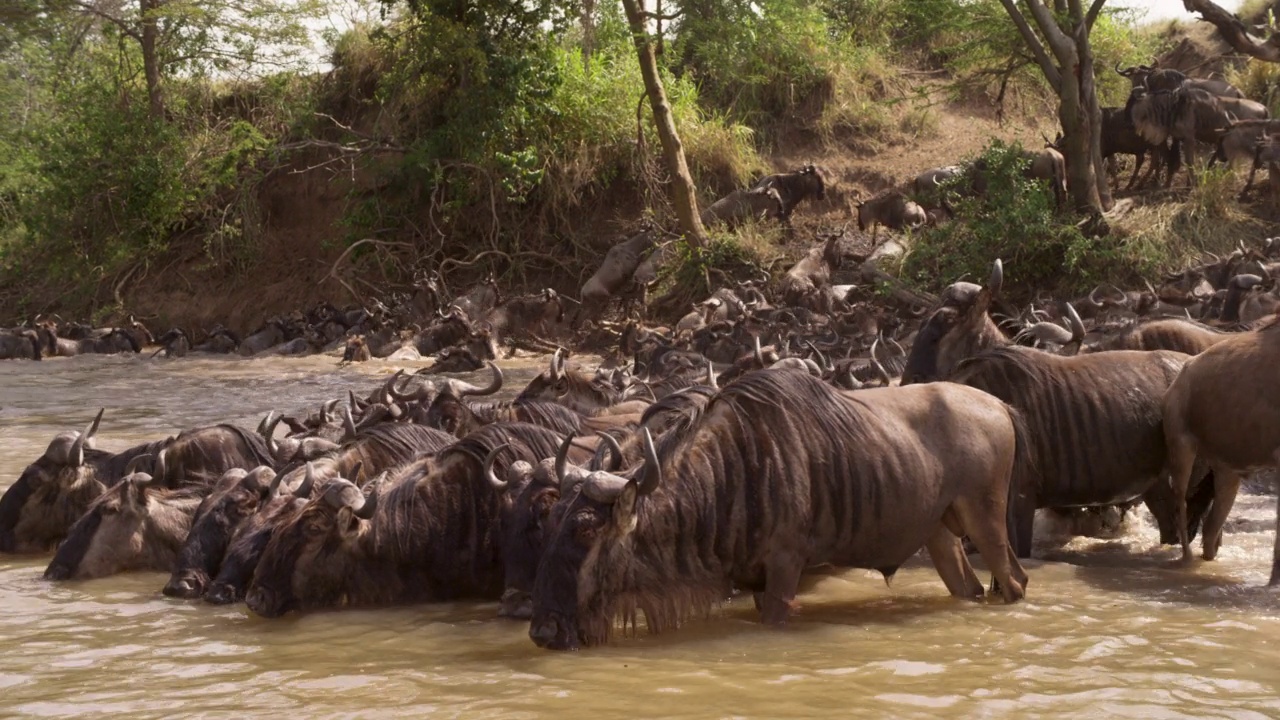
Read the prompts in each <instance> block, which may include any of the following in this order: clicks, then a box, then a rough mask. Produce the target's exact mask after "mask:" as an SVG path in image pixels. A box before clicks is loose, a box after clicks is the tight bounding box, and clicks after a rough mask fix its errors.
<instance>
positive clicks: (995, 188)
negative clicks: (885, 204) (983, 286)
mask: <svg viewBox="0 0 1280 720" xmlns="http://www.w3.org/2000/svg"><path fill="white" fill-rule="evenodd" d="M1021 153H1022V148H1021V146H1019V145H1017V144H1014V145H1005V144H1004V143H1002V142H1000V141H994V142H993V143H992V144H991V145H989V146H988V147H987V148H986V150H985V151H984V152H983V153H982V155H981V156H980V157H979V158H978V160H977V163H978V164H979V165H980V166H982V165H985V167H986V173H985V175H984V177H985V178H986V182H987V187H986V192H985V193H983V194H981V195H971V194H962V193H960V192H959V191H960V190H961V189H962V188H964V187H967V186H968V183H969V182H970V180H969V178H968V177H960V178H956V179H954V180H953V181H951V182H950V183H948V184H947V185H944V188H943V190H944V192H948V193H949V194H950V196H951V197H952V201H951V204H952V205H953V206H954V208H955V211H956V216H957V219H956V220H955V221H954V222H950V223H947V224H944V225H942V226H940V227H936V228H930V229H927V230H925V231H923V232H921V233H919V234H918V235H916V237H915V238H914V243H913V245H912V247H911V250H910V253H909V254H908V256H907V258H906V260H905V262H904V263H903V269H902V274H903V277H904V278H905V279H908V280H910V281H912V282H914V283H916V284H918V285H919V286H921V287H925V288H937V287H942V286H945V285H948V284H950V283H952V282H955V281H957V280H960V279H966V278H967V279H969V280H974V279H979V281H980V279H981V278H985V277H986V276H987V273H988V272H989V271H990V267H991V262H992V261H993V260H995V259H996V258H1000V259H1002V260H1003V261H1004V264H1005V277H1006V278H1008V282H1007V283H1006V285H1007V286H1008V287H1009V288H1010V292H1009V294H1010V295H1012V296H1014V297H1018V296H1022V297H1030V296H1031V295H1033V294H1035V292H1036V291H1046V292H1074V291H1078V290H1080V289H1083V288H1088V287H1092V286H1094V285H1096V284H1097V283H1099V282H1102V281H1103V280H1114V279H1117V278H1118V276H1123V275H1129V274H1133V273H1135V272H1137V270H1138V268H1136V267H1135V264H1134V261H1133V259H1132V258H1130V257H1129V255H1128V254H1127V253H1126V251H1125V250H1124V248H1123V246H1121V245H1120V244H1119V243H1117V242H1116V241H1115V240H1112V239H1109V238H1091V237H1086V236H1084V235H1083V234H1082V233H1081V232H1080V230H1079V229H1078V228H1077V227H1076V226H1075V225H1074V224H1069V223H1064V222H1062V219H1061V218H1059V217H1058V216H1057V214H1056V212H1055V208H1054V197H1053V193H1052V192H1051V190H1050V188H1049V187H1048V185H1047V183H1045V182H1043V181H1033V180H1030V179H1028V178H1026V177H1025V176H1024V175H1023V168H1024V167H1025V166H1026V161H1025V160H1024V159H1023V156H1022V154H1021Z"/></svg>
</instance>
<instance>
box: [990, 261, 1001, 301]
mask: <svg viewBox="0 0 1280 720" xmlns="http://www.w3.org/2000/svg"><path fill="white" fill-rule="evenodd" d="M1002 285H1004V263H1003V262H1002V261H1001V260H1000V258H996V261H995V262H993V263H991V278H990V279H989V280H987V290H988V291H990V292H991V297H997V296H999V295H1000V286H1002Z"/></svg>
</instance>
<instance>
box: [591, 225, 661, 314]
mask: <svg viewBox="0 0 1280 720" xmlns="http://www.w3.org/2000/svg"><path fill="white" fill-rule="evenodd" d="M657 242H658V235H657V232H656V231H654V230H652V229H644V230H641V231H640V232H638V233H636V234H635V235H632V236H631V237H629V238H627V239H626V240H624V241H622V242H620V243H618V244H617V245H614V246H613V247H611V248H609V251H608V252H607V253H605V256H604V261H603V262H601V263H600V267H599V269H597V270H596V271H595V273H594V274H593V275H592V276H591V277H590V278H588V279H587V282H586V283H585V284H583V286H582V300H583V302H600V301H602V300H608V299H609V298H611V297H616V296H619V295H622V294H624V293H626V292H627V291H628V290H631V289H633V288H632V285H633V280H632V277H633V276H634V274H635V272H636V270H637V269H638V268H639V266H640V263H641V261H642V260H643V259H644V258H645V256H646V255H647V254H648V253H649V251H650V250H652V249H653V246H654V245H655V244H657Z"/></svg>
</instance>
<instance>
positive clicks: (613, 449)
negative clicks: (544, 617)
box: [499, 385, 717, 619]
mask: <svg viewBox="0 0 1280 720" xmlns="http://www.w3.org/2000/svg"><path fill="white" fill-rule="evenodd" d="M716 392H717V390H716V389H715V388H712V387H709V386H706V385H695V386H693V387H687V388H684V389H683V390H677V391H676V392H673V393H671V394H670V395H667V396H665V397H663V398H661V399H660V400H658V401H657V402H655V403H654V404H652V405H650V406H649V408H648V409H647V410H645V412H644V415H642V416H641V418H640V424H639V427H640V428H645V429H647V430H649V432H650V433H652V434H653V435H655V436H657V437H658V438H659V440H661V438H662V437H663V436H664V435H665V434H666V433H668V432H672V431H674V432H684V431H685V430H687V429H688V427H689V425H690V424H691V423H692V422H693V421H694V419H696V418H697V417H698V415H699V414H700V413H701V411H702V408H704V407H706V404H707V402H708V401H710V399H711V397H712V396H713V395H715V394H716ZM615 432H619V431H615ZM641 438H642V436H641V434H640V433H638V432H632V433H629V434H627V435H625V436H624V437H623V438H622V442H621V443H619V442H618V441H617V440H614V439H613V437H612V435H606V434H603V433H602V434H601V440H602V442H600V443H599V445H598V447H597V449H596V453H595V455H594V456H593V457H592V459H591V464H590V466H589V467H590V468H591V469H592V470H595V469H599V468H601V467H606V468H607V469H609V470H612V471H614V472H616V471H618V470H620V469H621V468H622V467H623V466H624V465H625V466H630V465H632V464H634V463H636V462H639V461H640V460H641V459H642V458H643V455H642V451H643V447H642V443H641ZM572 440H573V436H572V435H570V436H568V437H567V438H566V439H565V441H564V442H563V443H562V444H561V445H560V450H559V451H558V452H557V453H556V458H557V460H556V461H552V460H551V459H550V458H548V459H545V460H543V461H542V463H539V464H537V465H536V466H535V465H532V464H529V463H514V464H512V466H511V467H510V468H509V469H508V470H507V480H508V482H509V483H510V484H511V492H510V494H511V496H512V498H513V500H512V507H511V515H510V520H509V522H507V523H505V526H504V527H505V530H504V532H505V537H504V539H503V544H502V557H503V559H504V560H505V565H506V569H505V587H504V588H503V592H502V608H501V610H500V611H499V614H500V615H502V616H504V617H514V618H523V619H528V618H529V617H530V616H531V615H532V613H533V605H532V599H531V597H532V596H531V594H530V593H532V591H533V582H534V578H535V577H536V576H537V570H538V561H539V559H541V558H542V549H543V546H544V544H545V542H546V530H547V528H549V527H551V525H552V523H553V519H552V518H551V509H552V507H553V506H555V504H556V501H557V500H559V499H560V490H561V488H560V481H559V478H558V476H557V475H556V472H555V470H554V464H555V463H556V462H558V463H560V464H563V463H564V462H565V461H566V460H567V459H568V455H567V453H568V452H569V451H570V450H571V449H573V448H576V447H577V446H576V445H575V446H571V445H570V442H571V441H572ZM606 460H607V461H608V462H607V464H606Z"/></svg>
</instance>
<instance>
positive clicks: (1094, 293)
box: [1089, 285, 1102, 305]
mask: <svg viewBox="0 0 1280 720" xmlns="http://www.w3.org/2000/svg"><path fill="white" fill-rule="evenodd" d="M1101 289H1102V285H1099V286H1098V287H1096V288H1094V289H1093V290H1092V291H1090V292H1089V302H1091V303H1093V304H1094V305H1101V304H1102V301H1101V300H1099V299H1098V291H1099V290H1101Z"/></svg>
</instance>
